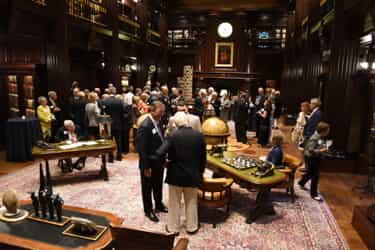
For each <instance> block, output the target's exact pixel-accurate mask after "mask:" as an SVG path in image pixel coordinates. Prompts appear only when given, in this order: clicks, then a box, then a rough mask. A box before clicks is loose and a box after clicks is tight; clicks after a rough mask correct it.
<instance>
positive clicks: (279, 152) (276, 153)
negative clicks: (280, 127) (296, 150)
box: [267, 135, 283, 166]
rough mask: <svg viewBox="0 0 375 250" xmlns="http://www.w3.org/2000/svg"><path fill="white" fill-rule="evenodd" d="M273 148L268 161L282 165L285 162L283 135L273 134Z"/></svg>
mask: <svg viewBox="0 0 375 250" xmlns="http://www.w3.org/2000/svg"><path fill="white" fill-rule="evenodd" d="M271 143H272V148H271V150H270V152H269V153H268V156H267V161H268V162H271V163H272V164H273V165H276V166H281V165H282V164H283V149H282V147H281V145H282V144H283V137H282V136H281V135H274V136H272V140H271Z"/></svg>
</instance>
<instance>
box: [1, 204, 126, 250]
mask: <svg viewBox="0 0 375 250" xmlns="http://www.w3.org/2000/svg"><path fill="white" fill-rule="evenodd" d="M20 203H21V207H24V208H26V209H27V210H29V211H30V212H31V210H30V208H31V206H32V205H31V202H30V201H21V202H20ZM63 213H64V215H65V216H75V217H82V218H88V219H90V220H92V221H94V222H96V223H98V224H101V225H104V224H105V225H104V226H107V227H108V229H107V230H106V231H105V232H104V234H103V235H102V236H101V237H100V238H99V239H98V240H97V241H89V240H84V239H80V238H74V237H70V236H65V235H63V234H62V232H63V231H64V230H65V229H66V228H67V227H68V226H69V225H70V223H68V224H67V225H65V226H64V227H57V226H54V225H50V224H44V223H40V222H36V221H33V220H29V219H25V220H23V221H21V222H17V223H5V222H2V221H0V248H1V249H9V248H10V249H14V248H22V249H38V250H62V249H80V250H83V249H87V250H94V249H103V248H104V247H106V246H108V245H109V244H110V243H111V242H112V234H111V231H110V228H109V224H113V225H117V226H120V225H121V224H122V222H123V220H122V219H121V218H119V217H117V216H115V215H113V214H110V213H106V212H101V211H96V210H91V209H85V208H79V207H73V206H64V208H63ZM43 233H44V234H43ZM72 245H75V247H72Z"/></svg>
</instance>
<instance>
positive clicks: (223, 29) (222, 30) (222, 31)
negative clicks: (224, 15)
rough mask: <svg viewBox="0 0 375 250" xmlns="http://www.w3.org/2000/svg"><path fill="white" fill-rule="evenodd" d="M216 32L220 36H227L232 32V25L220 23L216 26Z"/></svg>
mask: <svg viewBox="0 0 375 250" xmlns="http://www.w3.org/2000/svg"><path fill="white" fill-rule="evenodd" d="M217 32H218V34H219V36H220V37H222V38H228V37H230V36H231V35H232V33H233V26H232V24H230V23H228V22H225V23H221V24H220V25H219V27H218V28H217Z"/></svg>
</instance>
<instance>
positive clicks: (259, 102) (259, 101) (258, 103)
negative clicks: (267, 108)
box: [255, 88, 267, 137]
mask: <svg viewBox="0 0 375 250" xmlns="http://www.w3.org/2000/svg"><path fill="white" fill-rule="evenodd" d="M266 99H267V96H265V94H264V89H263V88H258V95H257V96H256V97H255V107H256V112H258V111H259V110H261V109H262V108H264V103H265V101H266ZM259 123H260V121H259V117H258V116H255V126H256V128H255V129H256V130H255V132H256V137H259V128H260V124H259Z"/></svg>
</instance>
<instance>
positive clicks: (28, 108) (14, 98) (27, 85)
mask: <svg viewBox="0 0 375 250" xmlns="http://www.w3.org/2000/svg"><path fill="white" fill-rule="evenodd" d="M7 84H8V100H9V111H10V113H11V116H19V115H20V105H19V104H20V103H19V102H20V93H19V90H20V89H19V86H22V87H23V91H24V92H23V94H24V107H25V115H26V116H35V103H34V102H35V101H34V82H33V76H32V75H26V76H22V77H19V76H17V75H8V77H7Z"/></svg>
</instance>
